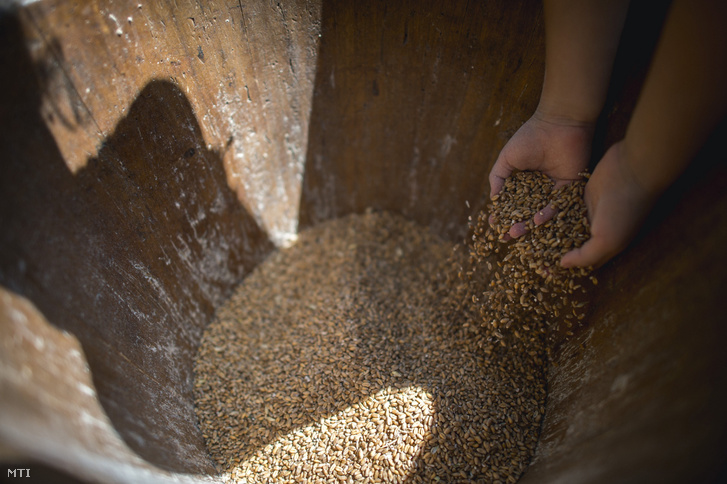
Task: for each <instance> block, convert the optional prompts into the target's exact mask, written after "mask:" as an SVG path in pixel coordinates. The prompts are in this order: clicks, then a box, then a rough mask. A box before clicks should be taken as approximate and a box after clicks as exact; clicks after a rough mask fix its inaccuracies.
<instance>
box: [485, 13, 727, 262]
mask: <svg viewBox="0 0 727 484" xmlns="http://www.w3.org/2000/svg"><path fill="white" fill-rule="evenodd" d="M544 6H545V22H546V74H545V80H544V85H543V91H542V94H541V99H540V103H539V105H538V108H537V110H536V112H535V114H534V115H533V116H532V117H531V118H530V119H529V120H528V121H527V122H526V123H525V124H524V125H523V126H522V127H521V128H520V130H518V132H517V133H516V134H515V135H514V136H513V137H512V138H511V140H510V141H509V142H508V143H507V144H506V145H505V147H504V148H503V150H502V151H501V153H500V156H499V157H498V159H497V161H496V162H495V165H494V166H493V168H492V171H491V173H490V187H491V194H492V195H494V194H496V193H497V192H498V191H499V190H500V188H501V187H502V184H503V180H504V178H506V177H507V176H508V175H509V174H510V173H511V172H512V170H513V169H519V170H539V171H542V172H543V173H545V174H547V175H549V176H550V177H551V178H552V179H553V180H554V181H555V183H556V186H557V187H558V186H562V185H564V184H566V183H569V182H570V181H572V180H574V179H577V178H578V173H579V172H581V171H582V170H583V169H584V168H585V166H586V164H587V161H588V158H589V156H590V150H591V141H592V135H593V125H594V123H595V120H596V119H597V117H598V115H599V114H600V111H601V109H602V106H603V102H604V99H605V95H606V90H607V89H608V82H609V80H608V78H609V77H610V73H611V68H612V65H613V58H614V56H615V52H616V48H617V47H618V39H619V35H620V32H621V30H622V28H623V21H624V19H625V14H626V10H627V9H628V2H627V1H619V2H604V1H597V0H584V1H572V0H549V1H546V2H545V4H544ZM725 20H727V2H720V1H716V0H712V1H708V0H697V1H687V0H675V1H674V2H673V4H672V6H671V9H670V12H669V14H668V17H667V20H666V22H665V25H664V28H663V32H662V36H661V39H660V42H659V45H658V47H657V50H656V53H655V55H654V59H653V62H652V65H651V68H650V72H649V74H648V76H647V79H646V81H645V83H644V86H643V89H642V93H641V96H640V98H639V100H638V102H637V105H636V107H635V109H634V113H633V115H632V118H631V120H630V122H629V125H628V127H627V130H626V134H625V137H624V139H623V140H621V141H619V142H618V143H616V144H615V145H614V146H612V147H611V148H610V149H609V150H608V151H607V152H606V154H605V155H604V157H603V158H602V159H601V160H600V161H599V163H598V164H597V166H596V168H595V170H594V172H593V174H592V175H591V177H590V179H589V180H588V182H587V184H586V188H585V194H584V198H585V202H586V206H587V209H588V217H589V220H590V223H591V238H590V239H589V240H588V241H587V242H586V243H585V244H584V245H583V246H582V247H580V248H578V249H575V250H573V251H571V252H569V253H567V254H566V255H565V256H563V259H562V260H561V264H562V265H563V266H564V267H574V266H594V267H598V266H600V265H602V264H603V263H605V262H606V261H608V260H609V259H610V258H612V257H613V256H614V255H616V254H617V253H619V252H620V251H622V250H623V249H624V248H625V247H626V246H627V245H628V243H629V242H630V240H631V239H632V238H633V236H634V235H635V233H636V232H637V231H638V229H639V227H640V226H641V223H642V222H643V219H644V218H645V217H646V215H647V214H648V213H649V211H650V210H651V208H652V207H653V205H654V203H655V202H656V200H657V199H658V198H659V196H660V194H661V193H662V192H663V191H664V190H665V189H666V188H667V187H668V186H669V185H670V184H671V183H672V182H673V181H674V180H675V179H676V178H677V177H678V176H679V175H680V174H681V173H682V172H683V170H684V168H685V167H686V166H687V165H688V163H689V162H690V161H691V159H692V158H693V157H694V156H695V154H696V153H697V151H698V150H699V148H700V147H701V145H702V144H703V143H704V141H705V140H706V138H707V136H708V135H709V133H710V132H711V131H712V130H713V128H714V126H715V125H716V124H717V123H718V122H719V120H720V119H721V118H722V117H723V116H724V113H725V112H726V111H727V89H725V86H727V65H726V62H727V33H726V32H725V31H724V30H723V29H722V25H723V24H724V22H725ZM554 213H555V211H554V210H553V209H552V208H551V207H550V206H548V207H546V208H545V209H544V210H543V211H542V212H541V213H540V214H538V215H536V217H535V220H534V221H535V223H536V224H539V223H544V222H545V221H547V220H549V219H550V218H551V217H552V216H553V215H554ZM524 233H525V224H524V223H520V224H515V225H513V226H512V228H511V229H510V232H509V235H510V236H511V237H518V236H521V235H522V234H524Z"/></svg>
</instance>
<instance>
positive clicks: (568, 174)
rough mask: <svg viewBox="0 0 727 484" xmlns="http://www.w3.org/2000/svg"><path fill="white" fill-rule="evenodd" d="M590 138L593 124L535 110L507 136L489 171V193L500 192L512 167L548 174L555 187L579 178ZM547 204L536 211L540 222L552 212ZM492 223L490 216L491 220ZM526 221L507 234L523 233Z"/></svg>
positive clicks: (584, 163)
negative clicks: (508, 137) (510, 136)
mask: <svg viewBox="0 0 727 484" xmlns="http://www.w3.org/2000/svg"><path fill="white" fill-rule="evenodd" d="M592 140H593V124H592V123H584V122H578V121H573V120H570V119H566V118H562V117H556V116H548V115H547V114H544V113H541V112H539V111H536V112H535V114H533V116H532V117H531V118H530V119H529V120H528V121H526V122H525V124H523V125H522V126H521V127H520V129H519V130H518V131H517V132H516V133H515V134H514V135H513V137H512V138H510V141H508V142H507V144H506V145H505V147H504V148H503V149H502V151H500V155H499V156H498V158H497V160H496V161H495V164H494V166H493V167H492V170H491V171H490V177H489V180H490V197H494V196H495V195H496V194H497V193H499V192H500V190H501V189H502V186H503V184H504V182H505V178H507V177H508V176H510V174H511V173H512V171H513V170H515V169H517V170H537V171H541V172H543V173H544V174H546V175H548V176H549V177H550V178H551V179H552V180H553V182H554V183H555V187H554V188H555V189H557V188H560V187H562V186H563V185H566V184H568V183H570V182H572V181H574V180H578V179H580V176H579V175H578V174H579V173H581V172H583V171H584V169H585V168H586V165H587V164H588V158H589V157H590V153H591V142H592ZM555 213H556V210H555V209H553V208H552V207H551V206H550V205H548V206H547V207H545V208H544V209H543V210H541V211H540V212H539V213H538V214H536V215H535V218H534V222H535V223H536V224H538V225H539V224H543V223H545V222H547V221H548V220H550V219H551V218H552V217H553V215H555ZM490 222H491V223H492V222H493V220H490ZM525 225H526V223H525V222H520V223H516V224H514V225H513V226H512V227H511V228H510V231H509V232H508V234H509V236H510V237H513V238H514V237H520V236H522V235H523V234H525V233H526V229H525Z"/></svg>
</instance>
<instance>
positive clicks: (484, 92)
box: [300, 1, 543, 238]
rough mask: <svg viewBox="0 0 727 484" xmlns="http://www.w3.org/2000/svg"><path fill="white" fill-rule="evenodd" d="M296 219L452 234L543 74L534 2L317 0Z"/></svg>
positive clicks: (460, 230) (479, 195)
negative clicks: (362, 215)
mask: <svg viewBox="0 0 727 484" xmlns="http://www.w3.org/2000/svg"><path fill="white" fill-rule="evenodd" d="M322 16H323V17H322V26H321V35H322V38H321V48H320V54H319V57H318V67H317V71H316V80H315V90H314V97H313V112H312V114H311V130H310V135H309V143H308V156H307V158H306V167H305V174H304V181H303V193H302V199H301V213H300V223H301V226H303V227H305V226H309V225H312V224H315V223H317V222H319V221H321V220H325V219H328V218H334V217H338V216H341V215H343V214H346V213H349V212H361V211H363V210H364V209H365V208H367V207H372V208H375V209H385V210H390V211H394V212H397V213H401V214H403V215H405V216H406V217H408V218H412V219H414V220H416V221H418V222H420V223H422V224H424V225H429V226H430V227H432V229H433V230H435V231H436V232H438V233H441V234H442V235H444V236H447V237H450V238H452V237H459V236H462V235H464V232H465V231H466V221H467V216H468V215H469V214H470V213H472V212H473V208H468V207H467V205H466V202H469V203H470V205H471V207H474V208H477V207H481V206H482V204H483V202H484V201H485V200H486V197H487V195H488V191H489V188H488V185H487V174H488V172H489V169H490V167H491V166H492V164H493V163H494V161H495V159H496V158H497V154H498V153H499V151H500V149H501V148H502V146H503V145H504V144H505V142H506V141H507V140H508V139H509V137H510V136H511V135H512V134H513V133H514V132H515V130H517V128H519V127H520V125H521V124H522V123H523V122H524V121H525V120H526V119H527V118H528V117H529V116H530V114H532V112H533V111H534V109H535V106H536V104H537V100H538V95H539V94H540V86H541V83H542V77H543V38H542V19H541V14H540V5H539V3H538V2H517V4H513V3H512V2H504V1H495V2H467V1H454V2H437V1H426V2H404V3H400V4H397V5H396V6H394V5H392V4H391V3H390V2H385V1H372V2H352V1H349V2H324V4H323V9H322Z"/></svg>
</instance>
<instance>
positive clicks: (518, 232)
mask: <svg viewBox="0 0 727 484" xmlns="http://www.w3.org/2000/svg"><path fill="white" fill-rule="evenodd" d="M527 233H528V229H527V227H526V225H525V222H518V223H515V224H512V227H510V230H509V231H508V235H509V236H510V237H512V238H513V239H517V238H518V237H522V236H523V235H525V234H527Z"/></svg>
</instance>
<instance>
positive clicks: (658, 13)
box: [589, 0, 671, 171]
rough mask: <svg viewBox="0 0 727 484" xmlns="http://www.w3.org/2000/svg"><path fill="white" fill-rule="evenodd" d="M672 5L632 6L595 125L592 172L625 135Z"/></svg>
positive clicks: (640, 0) (638, 1) (639, 2)
mask: <svg viewBox="0 0 727 484" xmlns="http://www.w3.org/2000/svg"><path fill="white" fill-rule="evenodd" d="M670 5H671V2H670V1H667V2H647V1H643V0H635V1H633V2H631V3H630V4H629V11H628V14H627V16H626V22H625V23H624V28H623V32H622V33H621V39H620V41H619V48H618V51H617V52H616V58H615V60H614V66H613V72H612V73H611V82H610V85H609V89H608V93H607V95H606V101H605V105H604V108H603V111H602V113H601V116H600V117H599V119H598V122H597V124H596V131H595V133H594V139H593V150H592V152H591V160H590V163H589V170H590V171H593V169H594V168H595V166H596V163H598V161H599V160H600V159H601V158H602V157H603V155H604V154H605V152H606V150H608V148H610V147H611V145H612V144H614V143H615V142H617V141H619V140H621V139H622V138H623V137H624V135H625V133H626V127H627V126H628V123H629V120H630V119H631V113H632V112H633V110H634V107H635V106H636V101H637V100H638V98H639V94H640V93H641V87H642V86H643V84H644V81H645V80H646V75H647V74H648V71H649V66H650V65H651V58H652V56H653V54H654V50H655V49H656V46H657V44H658V41H659V36H660V35H661V30H662V27H663V25H664V21H665V20H666V15H667V13H668V11H669V7H670Z"/></svg>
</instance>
